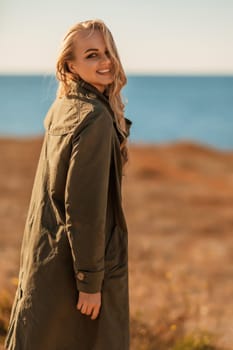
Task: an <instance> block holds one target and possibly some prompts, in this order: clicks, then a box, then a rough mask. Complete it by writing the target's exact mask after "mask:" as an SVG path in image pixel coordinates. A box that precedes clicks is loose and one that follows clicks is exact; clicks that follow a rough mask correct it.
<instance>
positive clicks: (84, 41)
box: [76, 30, 106, 54]
mask: <svg viewBox="0 0 233 350" xmlns="http://www.w3.org/2000/svg"><path fill="white" fill-rule="evenodd" d="M105 46H106V44H105V41H104V37H103V34H102V33H101V32H100V31H99V30H94V31H93V32H91V33H90V32H86V33H80V35H78V36H77V39H76V48H77V50H78V51H79V52H80V53H83V54H84V53H86V51H87V50H90V49H97V50H99V49H102V48H105Z"/></svg>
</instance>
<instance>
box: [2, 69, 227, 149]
mask: <svg viewBox="0 0 233 350" xmlns="http://www.w3.org/2000/svg"><path fill="white" fill-rule="evenodd" d="M56 88H57V83H56V81H55V79H54V77H53V76H0V136H19V137H21V136H34V135H41V134H43V133H44V127H43V119H44V117H45V115H46V112H47V110H48V108H49V106H50V104H51V103H52V101H53V99H54V98H55V94H56ZM123 96H124V97H125V98H126V99H127V100H128V103H127V105H126V113H125V114H126V116H127V117H128V118H129V119H131V120H132V121H133V125H132V127H131V137H130V139H131V141H132V142H142V143H162V142H167V141H176V140H190V141H195V142H199V143H203V144H208V145H211V146H214V147H216V148H220V149H229V150H232V149H233V76H228V77H227V76H196V77H195V76H128V84H127V86H126V87H125V88H124V89H123Z"/></svg>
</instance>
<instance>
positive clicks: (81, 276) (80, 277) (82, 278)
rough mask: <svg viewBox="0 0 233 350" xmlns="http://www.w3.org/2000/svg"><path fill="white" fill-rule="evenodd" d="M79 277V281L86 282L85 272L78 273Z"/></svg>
mask: <svg viewBox="0 0 233 350" xmlns="http://www.w3.org/2000/svg"><path fill="white" fill-rule="evenodd" d="M77 277H78V279H79V280H80V281H83V280H84V277H85V275H84V273H83V272H78V273H77Z"/></svg>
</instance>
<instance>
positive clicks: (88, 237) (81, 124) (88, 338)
mask: <svg viewBox="0 0 233 350" xmlns="http://www.w3.org/2000/svg"><path fill="white" fill-rule="evenodd" d="M126 122H127V132H126V133H122V132H121V131H120V129H119V128H118V125H117V124H116V121H115V116H114V114H113V112H112V110H111V108H110V105H109V103H108V98H107V96H105V95H104V94H101V93H100V92H99V91H98V90H97V89H96V88H95V87H93V86H92V85H90V84H88V83H86V82H84V81H83V80H81V82H80V83H79V85H77V84H76V83H73V90H72V92H71V93H70V94H69V95H68V96H67V97H63V98H61V99H59V98H56V99H55V101H54V103H53V104H52V106H51V107H50V109H49V111H48V113H47V115H46V118H45V119H44V126H45V134H44V139H43V145H42V148H41V154H40V158H39V162H38V167H37V171H36V175H35V180H34V185H33V189H32V195H31V201H30V205H29V210H28V215H27V219H26V224H25V230H24V236H23V241H22V247H21V257H20V270H19V284H18V288H17V291H16V295H15V300H14V304H13V306H12V311H11V317H10V323H9V328H8V333H7V337H6V339H5V347H6V349H8V350H110V349H111V350H128V349H129V290H128V231H127V225H126V220H125V217H124V213H123V209H122V198H121V181H122V163H121V153H120V143H121V142H122V141H123V140H124V139H125V138H126V137H128V136H129V131H130V126H131V124H132V121H130V120H129V119H127V118H126ZM79 291H83V292H87V293H95V292H99V291H101V292H102V293H101V296H102V303H101V309H100V313H99V316H98V317H97V318H96V319H95V320H91V318H90V316H88V315H85V314H82V313H81V312H80V310H78V309H77V308H76V304H77V302H78V293H79Z"/></svg>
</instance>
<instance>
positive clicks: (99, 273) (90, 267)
mask: <svg viewBox="0 0 233 350" xmlns="http://www.w3.org/2000/svg"><path fill="white" fill-rule="evenodd" d="M94 113H95V112H93V115H91V117H90V115H88V117H86V118H87V119H88V122H86V120H85V121H84V122H83V123H85V126H84V127H82V130H81V131H80V130H79V128H77V130H76V131H75V133H74V136H73V140H72V152H71V158H70V162H69V168H68V174H67V182H66V190H65V211H66V229H67V235H68V239H69V243H70V247H71V252H72V258H73V266H74V271H75V278H76V285H77V289H78V290H79V291H82V292H86V293H96V292H99V291H100V290H101V285H102V281H103V278H104V254H105V220H106V209H107V197H108V183H109V174H110V162H111V150H112V146H111V145H112V131H113V125H112V120H111V119H110V118H109V117H108V116H107V117H108V118H106V115H104V114H102V115H101V114H99V115H98V114H97V115H96V114H94Z"/></svg>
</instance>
